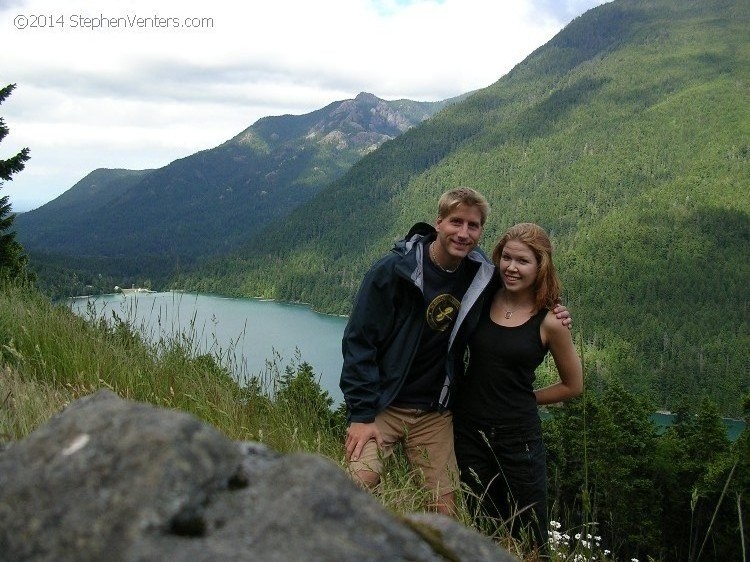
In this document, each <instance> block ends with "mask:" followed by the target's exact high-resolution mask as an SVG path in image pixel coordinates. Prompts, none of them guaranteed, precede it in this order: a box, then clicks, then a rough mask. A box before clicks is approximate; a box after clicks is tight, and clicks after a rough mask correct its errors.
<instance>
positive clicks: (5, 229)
mask: <svg viewBox="0 0 750 562" xmlns="http://www.w3.org/2000/svg"><path fill="white" fill-rule="evenodd" d="M15 87H16V85H15V84H10V85H8V86H6V87H4V88H2V89H0V104H2V103H3V101H5V99H6V98H7V97H8V96H9V95H10V94H11V92H12V91H13V90H14V89H15ZM9 131H10V130H9V129H8V127H7V126H6V125H5V120H4V119H3V118H2V117H0V142H2V140H3V139H4V138H5V137H6V136H7V135H8V133H9ZM28 159H29V149H28V148H24V149H22V150H21V152H19V153H18V154H16V155H15V156H12V157H11V158H8V159H7V160H2V159H0V180H2V181H0V189H1V188H2V186H3V182H6V181H10V180H11V179H12V176H13V174H17V173H18V172H20V171H21V170H23V168H24V166H25V162H26V161H27V160H28ZM15 218H16V215H14V214H12V212H11V204H10V198H9V197H8V196H7V195H4V196H2V197H0V276H5V277H11V278H18V277H21V276H22V274H24V273H25V271H26V262H27V258H26V256H25V255H24V254H23V248H22V247H21V245H20V244H19V243H18V242H17V241H16V233H15V232H13V231H11V230H10V229H11V227H12V226H13V221H14V220H15Z"/></svg>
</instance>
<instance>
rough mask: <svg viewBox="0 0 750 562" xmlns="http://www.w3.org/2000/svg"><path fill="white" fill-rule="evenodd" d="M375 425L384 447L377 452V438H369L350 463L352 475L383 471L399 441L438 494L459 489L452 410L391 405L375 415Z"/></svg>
mask: <svg viewBox="0 0 750 562" xmlns="http://www.w3.org/2000/svg"><path fill="white" fill-rule="evenodd" d="M375 424H376V425H377V426H378V429H379V430H380V435H381V437H382V438H383V449H382V450H381V451H378V447H377V445H376V443H375V441H374V440H370V441H368V442H367V443H366V444H365V446H364V448H363V449H362V454H361V455H360V457H359V460H356V461H351V462H350V463H349V470H350V471H351V472H352V473H353V474H354V473H357V472H359V471H360V470H369V471H372V472H375V473H377V474H382V471H383V461H384V460H385V459H387V458H388V457H390V456H391V455H392V454H393V450H394V447H395V446H396V444H397V443H398V442H399V441H400V442H402V443H403V448H404V451H405V453H406V456H407V458H408V459H409V464H410V465H411V468H412V469H418V470H420V471H421V472H422V474H423V476H424V480H425V486H426V487H427V488H429V489H430V490H434V491H435V494H436V496H438V497H439V496H442V495H444V494H447V493H449V492H454V491H455V490H456V488H457V481H458V466H457V465H456V453H455V451H454V450H453V415H452V414H451V413H450V412H447V411H446V412H435V411H427V410H415V409H411V408H396V407H389V408H386V409H385V410H384V411H383V412H381V413H379V414H378V415H377V416H376V417H375Z"/></svg>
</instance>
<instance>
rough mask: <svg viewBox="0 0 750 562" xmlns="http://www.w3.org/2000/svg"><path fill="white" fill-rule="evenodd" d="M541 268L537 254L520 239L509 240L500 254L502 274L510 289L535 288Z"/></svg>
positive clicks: (507, 288)
mask: <svg viewBox="0 0 750 562" xmlns="http://www.w3.org/2000/svg"><path fill="white" fill-rule="evenodd" d="M538 268H539V264H538V261H537V259H536V255H534V252H533V251H532V250H531V248H529V246H528V245H526V244H524V243H523V242H521V241H520V240H508V242H507V243H506V244H505V247H504V248H503V253H502V254H501V256H500V267H499V269H500V275H502V278H503V284H504V285H505V288H506V290H508V291H514V292H515V291H524V290H533V289H534V285H535V284H536V274H537V270H538Z"/></svg>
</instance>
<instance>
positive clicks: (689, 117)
mask: <svg viewBox="0 0 750 562" xmlns="http://www.w3.org/2000/svg"><path fill="white" fill-rule="evenodd" d="M748 22H750V6H749V5H748V3H747V2H745V1H743V0H726V1H721V2H710V3H706V2H697V1H695V2H686V1H682V0H679V1H678V0H615V1H614V2H611V3H609V4H605V5H603V6H600V7H598V8H596V9H594V10H591V11H590V12H587V13H586V14H584V15H583V16H581V17H579V18H577V19H576V20H575V21H573V22H572V23H571V24H570V25H568V26H567V27H566V28H565V29H564V30H563V31H562V32H561V33H560V34H558V35H557V36H556V37H555V38H553V39H552V40H551V41H550V42H549V43H547V44H546V45H544V46H542V47H540V48H539V49H538V50H537V51H535V52H534V53H533V54H532V55H530V56H529V57H528V59H527V60H525V61H523V62H522V63H521V64H519V65H518V66H517V67H516V68H514V69H513V70H512V71H511V72H510V73H509V74H508V75H506V76H505V77H503V78H502V79H500V80H499V81H498V82H496V83H495V84H493V85H491V86H490V87H488V88H486V89H484V90H481V91H479V92H477V93H476V94H474V95H472V96H470V97H469V98H467V99H466V100H465V101H464V102H462V103H459V104H456V105H454V106H451V107H449V108H447V109H445V110H444V111H443V112H441V113H440V114H438V115H437V116H435V117H434V118H432V119H430V120H429V121H427V122H426V123H424V124H423V125H421V126H419V127H417V128H415V129H412V130H411V131H409V132H407V133H405V134H404V135H402V136H400V137H398V138H397V139H395V140H393V141H389V142H387V143H385V144H384V145H383V146H382V147H381V148H380V149H379V150H378V151H376V152H375V153H373V154H370V155H369V156H367V157H365V158H364V159H362V160H361V161H360V162H358V163H357V164H356V165H355V166H354V167H353V168H352V169H351V170H350V171H349V173H347V174H346V175H345V176H344V177H343V178H341V179H340V180H339V181H337V182H335V183H334V184H332V185H331V186H330V187H329V188H327V189H326V190H324V191H323V192H321V193H320V194H319V195H318V196H316V197H315V198H313V199H312V200H311V201H310V202H309V203H308V204H306V205H305V206H304V207H301V208H299V209H297V211H295V212H294V213H292V215H291V216H290V217H289V218H288V219H287V220H285V221H284V222H283V224H275V225H273V226H272V227H271V228H269V229H267V230H266V231H264V232H263V233H262V234H261V235H259V236H257V237H256V238H254V239H253V240H252V241H251V243H250V244H248V245H247V246H246V247H245V248H244V249H243V251H242V252H240V253H238V254H236V255H235V256H234V257H233V258H232V259H222V260H217V261H212V262H210V263H206V264H205V266H204V267H203V268H202V269H200V270H199V271H197V272H196V273H195V274H194V275H191V276H189V277H186V276H184V275H183V276H181V277H180V278H179V279H177V280H176V281H175V284H176V285H177V286H180V287H190V288H193V289H198V290H205V291H214V292H220V293H224V294H234V295H245V296H259V295H262V296H265V297H271V298H278V299H285V300H301V301H306V302H311V303H312V304H313V305H314V306H315V307H317V308H318V309H321V310H326V311H329V312H335V313H346V312H348V310H349V308H350V305H351V300H352V296H353V294H354V292H355V291H356V288H357V286H358V284H359V281H360V279H361V277H362V275H363V273H364V271H365V270H366V268H367V267H368V266H369V264H370V263H372V262H373V261H374V260H375V259H376V258H377V257H378V256H379V255H381V254H382V253H383V252H385V251H387V249H388V248H389V247H390V245H391V242H392V240H393V239H394V238H396V237H398V236H400V235H402V234H403V233H405V232H406V230H407V229H408V227H409V226H410V225H411V223H412V222H414V221H417V220H425V219H426V220H432V219H434V216H435V201H436V199H437V197H438V195H439V194H440V193H441V192H442V191H444V190H445V189H447V188H450V187H453V186H456V185H471V186H473V187H475V188H477V189H479V190H480V191H482V192H483V193H485V195H487V197H488V199H489V200H490V203H491V205H492V213H491V216H490V219H489V223H488V226H487V229H486V232H485V235H484V238H483V247H484V248H485V249H487V250H489V249H491V247H492V244H493V242H494V240H495V239H496V238H497V237H498V235H499V234H500V232H501V231H502V230H503V229H504V228H506V227H508V226H510V225H511V224H514V223H516V222H520V221H534V222H537V223H539V224H541V225H543V226H544V227H545V228H547V229H548V230H549V231H550V233H551V234H552V236H553V239H554V242H555V245H556V251H557V257H556V259H557V263H558V264H559V269H560V272H561V275H562V277H563V281H564V284H565V287H566V290H567V299H568V301H567V302H568V304H569V306H570V307H571V308H572V310H573V314H574V317H575V324H576V329H577V330H578V331H579V333H580V334H581V335H582V336H583V338H584V340H585V341H586V343H587V344H589V345H590V346H591V349H592V351H591V356H590V357H589V358H587V359H590V361H588V362H587V374H588V376H589V384H593V385H594V386H595V385H596V384H599V383H601V381H604V380H607V379H610V378H616V379H620V380H622V381H623V382H624V384H625V385H626V386H627V387H628V388H631V389H634V390H638V391H640V392H644V393H647V394H648V395H649V396H651V397H652V398H653V399H654V400H655V402H656V403H657V404H658V405H659V406H662V407H666V408H670V409H673V408H675V407H677V405H678V404H679V403H680V401H681V400H682V399H684V398H687V399H689V400H691V401H693V402H695V403H697V401H698V400H699V399H700V397H701V396H708V397H710V398H712V399H713V400H715V401H716V402H717V403H718V404H719V406H720V409H721V410H722V411H723V412H725V413H730V414H731V413H738V412H739V410H740V397H741V396H742V394H743V393H746V392H748V390H749V389H750V359H749V357H748V351H747V350H748V349H750V329H749V327H748V322H747V320H746V318H747V311H748V301H750V289H749V288H748V286H750V218H749V213H750V197H748V195H747V192H748V191H747V190H748V178H750V118H748V114H747V108H748V107H750V62H749V61H750V41H748V34H747V24H748ZM597 381H599V382H597Z"/></svg>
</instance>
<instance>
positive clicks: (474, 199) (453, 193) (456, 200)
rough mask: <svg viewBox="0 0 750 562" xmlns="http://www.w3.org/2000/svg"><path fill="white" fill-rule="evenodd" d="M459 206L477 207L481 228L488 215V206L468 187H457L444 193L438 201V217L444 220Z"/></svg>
mask: <svg viewBox="0 0 750 562" xmlns="http://www.w3.org/2000/svg"><path fill="white" fill-rule="evenodd" d="M459 205H465V206H467V207H477V208H478V209H479V213H480V214H481V215H482V226H484V223H485V221H486V220H487V215H489V214H490V204H489V203H487V199H485V198H484V195H482V194H481V193H479V192H478V191H477V190H475V189H472V188H470V187H457V188H455V189H451V190H450V191H446V192H445V193H443V194H442V195H441V196H440V200H439V201H438V217H440V218H445V217H447V216H448V215H450V214H451V213H452V212H453V211H454V210H455V209H456V208H457V207H458V206H459Z"/></svg>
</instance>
